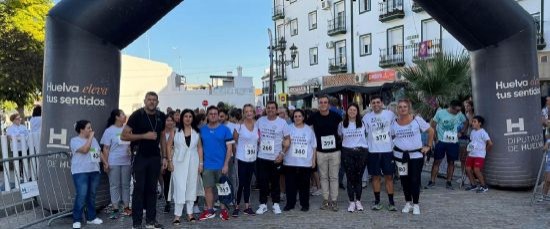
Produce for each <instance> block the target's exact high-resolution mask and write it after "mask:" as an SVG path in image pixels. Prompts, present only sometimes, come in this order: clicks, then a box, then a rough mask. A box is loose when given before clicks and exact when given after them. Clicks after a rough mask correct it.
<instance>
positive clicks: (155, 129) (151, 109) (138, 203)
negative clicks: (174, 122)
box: [121, 92, 167, 229]
mask: <svg viewBox="0 0 550 229" xmlns="http://www.w3.org/2000/svg"><path fill="white" fill-rule="evenodd" d="M144 103H145V106H144V107H143V108H140V109H139V110H137V111H135V112H134V113H132V115H130V118H128V122H127V123H126V126H125V127H124V130H123V132H122V136H121V139H122V140H125V141H132V153H133V154H134V155H133V158H134V160H133V165H132V171H133V173H134V179H135V183H134V193H133V195H132V208H133V209H132V221H133V227H132V228H143V227H142V218H143V208H144V207H145V209H146V210H147V215H146V219H145V222H146V228H155V229H158V228H163V226H162V225H161V224H159V223H158V222H157V221H156V213H157V212H156V207H157V198H156V194H157V192H156V191H157V179H158V177H159V175H160V170H161V165H162V168H166V164H167V161H166V160H167V159H166V157H165V155H166V153H165V149H166V140H165V138H164V137H161V132H162V131H163V130H164V120H165V119H166V118H165V115H164V113H162V112H160V111H158V110H157V105H158V103H159V101H158V95H157V94H156V93H155V92H147V94H146V95H145V100H144ZM159 146H160V148H159ZM161 158H162V161H161ZM144 205H145V206H144Z"/></svg>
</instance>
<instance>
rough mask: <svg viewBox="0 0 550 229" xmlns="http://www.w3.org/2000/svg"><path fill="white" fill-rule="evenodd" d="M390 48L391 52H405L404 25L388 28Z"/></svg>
mask: <svg viewBox="0 0 550 229" xmlns="http://www.w3.org/2000/svg"><path fill="white" fill-rule="evenodd" d="M388 49H389V50H390V53H391V54H402V53H403V26H399V27H395V28H391V29H388Z"/></svg>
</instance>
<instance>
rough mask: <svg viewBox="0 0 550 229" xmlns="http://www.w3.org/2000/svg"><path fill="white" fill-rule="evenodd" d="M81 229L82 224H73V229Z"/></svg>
mask: <svg viewBox="0 0 550 229" xmlns="http://www.w3.org/2000/svg"><path fill="white" fill-rule="evenodd" d="M80 228H82V225H81V224H80V222H74V223H73V229H80Z"/></svg>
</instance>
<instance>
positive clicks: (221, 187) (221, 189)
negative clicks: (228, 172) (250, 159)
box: [216, 182, 231, 196]
mask: <svg viewBox="0 0 550 229" xmlns="http://www.w3.org/2000/svg"><path fill="white" fill-rule="evenodd" d="M216 188H218V196H227V195H229V194H231V188H230V187H229V184H228V183H227V182H224V183H223V184H216Z"/></svg>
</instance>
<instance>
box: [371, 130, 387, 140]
mask: <svg viewBox="0 0 550 229" xmlns="http://www.w3.org/2000/svg"><path fill="white" fill-rule="evenodd" d="M372 138H373V139H374V141H375V142H376V143H389V142H390V135H389V133H388V132H384V131H376V132H374V134H373V135H372Z"/></svg>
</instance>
